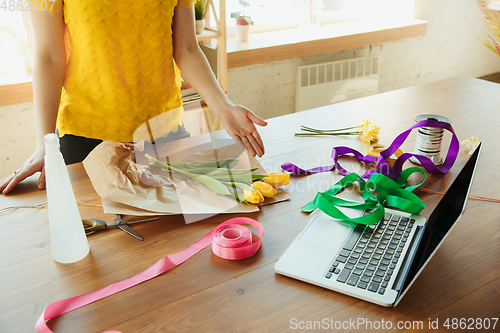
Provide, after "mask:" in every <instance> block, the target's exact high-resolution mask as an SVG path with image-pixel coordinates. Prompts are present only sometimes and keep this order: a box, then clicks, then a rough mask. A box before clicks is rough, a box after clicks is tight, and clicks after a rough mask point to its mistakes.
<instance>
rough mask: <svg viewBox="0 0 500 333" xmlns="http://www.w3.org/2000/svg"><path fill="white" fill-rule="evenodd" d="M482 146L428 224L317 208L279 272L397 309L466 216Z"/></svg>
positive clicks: (395, 214)
mask: <svg viewBox="0 0 500 333" xmlns="http://www.w3.org/2000/svg"><path fill="white" fill-rule="evenodd" d="M481 146H482V142H481V143H480V144H479V146H478V147H477V148H476V150H475V151H474V153H473V154H472V155H471V157H470V158H469V160H468V161H467V163H466V164H465V166H464V167H463V169H462V170H461V171H460V173H459V174H458V176H457V178H456V179H455V180H454V181H453V183H452V184H451V186H450V188H449V189H448V191H447V192H446V193H445V194H444V196H443V197H442V198H441V200H440V202H439V203H438V205H437V206H436V208H435V209H434V211H433V212H432V213H431V215H430V216H429V219H428V220H426V219H425V218H424V217H422V216H418V215H411V214H408V213H405V212H401V211H397V210H394V209H386V213H385V216H384V218H383V220H381V221H380V222H378V223H377V224H375V225H373V226H364V225H361V224H358V225H353V224H352V223H346V222H342V221H341V220H337V219H334V218H332V217H330V216H328V215H326V214H325V213H323V212H321V211H319V210H316V211H315V212H313V213H312V216H311V220H310V221H309V224H308V225H307V227H306V228H305V229H304V230H303V231H302V232H301V233H300V234H299V235H298V236H297V238H296V239H295V240H294V241H293V243H292V244H291V245H290V246H289V248H288V249H287V250H286V251H285V253H284V254H283V255H282V256H281V258H280V259H279V260H278V262H277V263H276V265H275V271H276V272H277V273H279V274H283V275H286V276H289V277H292V278H295V279H299V280H302V281H305V282H309V283H312V284H315V285H318V286H321V287H324V288H328V289H331V290H335V291H337V292H341V293H344V294H347V295H350V296H353V297H357V298H360V299H363V300H366V301H369V302H372V303H376V304H379V305H382V306H396V305H397V304H398V303H399V301H400V300H401V299H402V297H403V296H404V295H405V293H406V292H407V291H408V289H409V288H410V287H411V285H412V284H413V282H414V281H415V280H416V278H417V277H418V276H419V274H420V272H421V271H422V270H423V269H424V267H425V266H426V265H427V263H428V262H429V261H430V260H431V258H432V256H433V255H434V253H436V250H437V249H438V248H439V246H440V245H441V244H442V243H443V241H444V239H445V238H446V236H447V235H448V234H449V232H450V231H451V229H452V228H453V226H454V225H455V223H456V222H457V220H458V219H459V218H460V216H461V215H462V214H463V212H464V210H465V204H466V202H467V197H468V196H469V191H470V188H471V185H472V179H473V177H474V173H475V170H476V166H477V162H478V159H479V154H480V151H481ZM351 211H354V210H352V209H351ZM356 212H357V214H358V216H359V215H360V214H367V213H366V212H360V211H356ZM351 216H354V215H352V214H351Z"/></svg>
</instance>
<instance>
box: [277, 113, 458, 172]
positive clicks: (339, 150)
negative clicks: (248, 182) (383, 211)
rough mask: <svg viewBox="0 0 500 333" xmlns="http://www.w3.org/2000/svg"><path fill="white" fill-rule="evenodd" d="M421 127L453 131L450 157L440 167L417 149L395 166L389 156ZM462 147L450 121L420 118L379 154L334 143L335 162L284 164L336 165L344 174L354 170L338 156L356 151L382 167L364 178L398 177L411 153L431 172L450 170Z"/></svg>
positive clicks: (290, 167) (320, 169)
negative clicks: (415, 152) (347, 167)
mask: <svg viewBox="0 0 500 333" xmlns="http://www.w3.org/2000/svg"><path fill="white" fill-rule="evenodd" d="M419 127H437V128H443V129H446V130H448V131H450V132H451V133H452V135H453V137H452V139H451V143H450V148H449V149H448V154H447V155H446V159H445V161H444V163H443V165H442V166H441V167H440V168H438V167H436V165H435V164H434V163H433V162H432V161H431V160H430V159H429V158H428V157H426V156H423V155H418V154H413V153H404V154H402V155H401V156H399V157H398V159H397V160H396V163H395V164H394V168H391V166H390V165H389V163H388V162H387V160H388V159H389V157H391V156H392V155H393V154H394V153H395V152H396V150H398V149H399V147H401V145H402V144H403V143H404V141H405V140H406V138H408V135H409V134H410V132H411V131H412V130H413V129H415V128H419ZM459 148H460V144H459V142H458V138H457V136H456V134H455V131H453V128H452V127H451V125H450V124H449V123H445V122H441V121H437V120H432V119H424V120H421V121H419V122H417V123H416V124H415V125H413V126H412V127H410V128H409V129H407V130H406V131H404V132H403V133H401V134H399V135H398V136H397V137H396V139H394V141H393V142H392V143H391V145H390V146H389V147H388V148H387V149H386V150H384V151H382V152H381V153H380V155H379V157H378V159H377V158H376V157H373V156H368V155H367V156H364V155H363V154H361V153H360V152H359V151H357V150H355V149H352V148H349V147H344V146H339V147H334V148H333V149H332V159H333V161H334V164H333V165H329V166H321V167H316V168H312V169H302V168H299V167H298V166H296V165H295V164H292V163H285V164H282V165H281V168H282V169H283V170H285V171H288V172H292V173H318V172H325V171H331V170H333V169H335V168H337V170H338V171H339V172H340V173H341V174H342V175H344V176H347V175H348V174H349V173H350V172H348V171H347V170H345V169H344V168H343V167H342V166H341V165H340V164H339V162H338V159H339V157H340V156H343V155H347V154H353V155H354V157H355V158H356V159H357V160H358V161H360V162H363V163H375V162H376V163H377V169H378V170H369V171H367V172H365V173H364V174H363V176H362V177H363V178H369V177H370V176H371V175H372V174H373V173H376V172H378V173H381V174H383V175H385V176H388V177H390V178H392V179H397V177H398V176H399V175H400V174H401V172H402V171H403V164H404V163H405V162H406V160H408V159H409V158H410V157H412V156H415V158H416V159H418V161H419V162H420V163H421V164H422V166H423V167H424V169H425V170H427V172H430V173H447V172H448V171H450V169H451V167H452V166H453V163H455V160H456V159H457V155H458V151H459Z"/></svg>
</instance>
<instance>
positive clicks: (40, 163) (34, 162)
mask: <svg viewBox="0 0 500 333" xmlns="http://www.w3.org/2000/svg"><path fill="white" fill-rule="evenodd" d="M44 154H45V149H44V147H43V145H40V146H38V147H37V148H36V150H35V152H34V153H33V155H31V156H30V158H28V159H27V160H26V162H24V164H23V165H22V166H21V167H20V168H19V169H17V171H14V172H13V173H12V174H10V175H9V176H7V177H6V178H4V179H2V180H1V181H0V191H1V192H2V193H3V194H7V193H9V192H10V191H11V190H12V189H13V188H14V187H15V186H16V185H17V184H18V183H19V182H20V181H22V180H24V179H26V178H27V177H29V176H31V175H32V174H34V173H35V172H38V171H40V177H38V188H39V189H43V188H45V168H44Z"/></svg>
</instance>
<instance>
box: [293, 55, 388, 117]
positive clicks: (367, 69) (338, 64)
mask: <svg viewBox="0 0 500 333" xmlns="http://www.w3.org/2000/svg"><path fill="white" fill-rule="evenodd" d="M378 64H379V57H378V56H377V57H365V58H355V59H349V60H342V61H333V62H326V63H322V64H315V65H308V66H300V67H298V68H297V88H296V89H297V91H296V94H295V110H296V111H303V110H307V109H312V108H316V107H320V106H324V105H328V104H333V103H339V102H343V101H347V100H351V99H355V98H359V97H364V96H369V95H374V94H376V93H377V90H378V76H379V74H378Z"/></svg>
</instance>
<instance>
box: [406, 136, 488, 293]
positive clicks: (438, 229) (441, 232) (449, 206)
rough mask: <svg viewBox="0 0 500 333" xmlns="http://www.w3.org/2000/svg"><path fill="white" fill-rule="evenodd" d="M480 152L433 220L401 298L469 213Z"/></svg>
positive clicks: (455, 184)
mask: <svg viewBox="0 0 500 333" xmlns="http://www.w3.org/2000/svg"><path fill="white" fill-rule="evenodd" d="M480 149H481V143H480V144H479V146H478V147H477V149H476V150H475V152H474V153H473V154H472V156H471V157H470V158H469V160H468V161H467V163H466V164H465V166H464V167H463V169H462V171H460V173H459V174H458V176H457V178H456V179H455V180H454V181H453V183H452V184H451V186H450V188H449V189H448V191H446V194H444V196H443V197H442V198H441V201H439V203H438V205H437V206H436V208H435V209H434V211H433V212H432V214H431V215H430V216H429V219H428V221H427V225H426V226H425V228H424V230H423V235H422V238H421V240H420V244H419V246H418V250H417V252H416V255H415V257H414V259H413V261H412V264H411V267H410V269H409V272H408V275H407V276H406V279H405V282H404V286H403V289H402V290H401V293H400V295H401V294H402V293H404V291H405V290H406V288H407V287H408V285H409V284H410V283H411V282H412V281H413V279H414V278H415V276H416V275H417V274H418V272H419V271H420V269H421V268H422V267H423V266H424V265H425V263H426V262H427V260H429V258H430V256H431V255H432V253H433V252H434V250H436V248H437V247H438V245H439V244H440V243H441V241H442V240H443V238H444V237H445V236H446V234H447V233H448V231H449V230H450V229H451V227H452V226H453V224H454V223H455V222H456V221H457V219H458V218H459V217H460V215H462V213H463V211H464V210H465V204H466V201H467V196H468V194H469V189H470V186H471V183H472V178H473V176H474V171H475V168H476V163H477V159H478V156H479V151H480Z"/></svg>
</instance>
